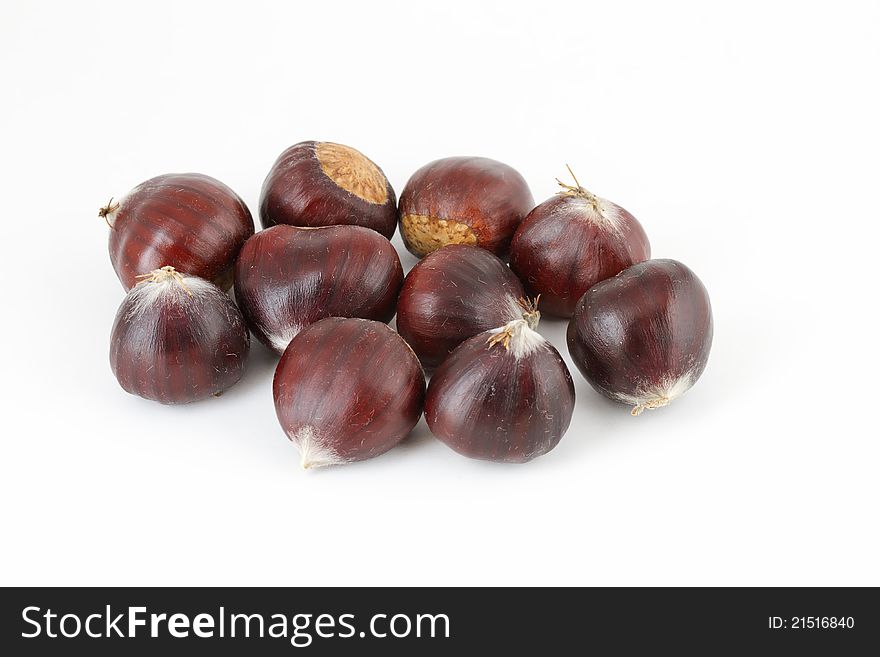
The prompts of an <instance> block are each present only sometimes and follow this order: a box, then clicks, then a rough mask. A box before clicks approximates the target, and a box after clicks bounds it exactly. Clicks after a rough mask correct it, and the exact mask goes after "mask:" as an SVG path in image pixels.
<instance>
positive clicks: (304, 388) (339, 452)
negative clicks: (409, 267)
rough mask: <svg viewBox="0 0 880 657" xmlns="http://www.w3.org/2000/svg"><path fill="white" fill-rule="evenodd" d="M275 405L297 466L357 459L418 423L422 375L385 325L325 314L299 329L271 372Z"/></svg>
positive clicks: (381, 450)
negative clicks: (296, 454)
mask: <svg viewBox="0 0 880 657" xmlns="http://www.w3.org/2000/svg"><path fill="white" fill-rule="evenodd" d="M273 393H274V398H275V410H276V412H277V414H278V421H279V422H280V423H281V427H282V428H283V429H284V432H285V433H286V434H287V437H288V438H290V440H291V441H293V443H294V444H295V445H296V446H297V448H298V449H299V452H300V455H301V457H302V466H303V468H306V469H308V468H314V467H320V466H327V465H338V464H342V463H348V462H352V461H361V460H364V459H368V458H371V457H374V456H378V455H379V454H382V453H384V452H386V451H388V450H389V449H391V448H392V447H394V446H395V445H397V444H398V443H399V442H400V441H401V440H403V439H404V438H405V437H406V436H407V435H408V434H409V432H410V431H411V430H412V428H413V427H414V426H415V425H416V423H417V422H418V421H419V418H420V417H421V415H422V409H423V405H424V397H425V376H424V374H423V372H422V368H421V366H420V365H419V361H418V359H417V358H416V355H415V354H414V353H413V351H412V349H410V348H409V346H408V345H407V344H406V342H404V341H403V339H402V338H401V337H400V336H399V335H398V334H397V333H395V332H394V331H393V330H391V329H390V328H389V327H388V326H386V325H385V324H382V323H380V322H375V321H371V320H365V319H352V318H347V319H343V318H338V317H330V318H328V319H323V320H321V321H319V322H316V323H314V324H312V325H311V326H309V327H307V328H306V329H304V330H303V331H302V332H300V333H299V335H297V336H296V337H295V338H294V339H293V340H292V341H291V343H290V345H289V346H288V347H287V350H286V351H285V352H284V355H283V356H282V357H281V360H280V361H279V363H278V367H277V369H276V370H275V379H274V382H273Z"/></svg>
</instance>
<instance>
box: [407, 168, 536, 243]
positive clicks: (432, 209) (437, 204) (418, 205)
mask: <svg viewBox="0 0 880 657" xmlns="http://www.w3.org/2000/svg"><path fill="white" fill-rule="evenodd" d="M534 206H535V199H534V198H533V197H532V192H531V191H530V190H529V186H528V185H527V184H526V181H525V180H524V179H523V177H522V176H521V175H520V174H519V173H518V172H517V171H516V170H515V169H513V168H512V167H509V166H508V165H506V164H503V163H502V162H497V161H495V160H490V159H489V158H486V157H447V158H444V159H441V160H435V161H434V162H431V163H429V164H426V165H425V166H423V167H422V168H421V169H419V170H418V171H416V172H415V173H414V174H413V175H412V177H411V178H410V179H409V182H407V183H406V186H405V187H404V189H403V192H402V193H401V194H400V205H399V214H400V233H401V235H402V237H403V242H404V244H405V245H406V248H407V249H409V251H410V252H411V253H413V254H414V255H416V256H418V257H420V258H421V257H422V256H425V255H427V254H429V253H431V252H433V251H436V250H437V249H439V248H440V247H443V246H446V245H448V244H472V245H475V246H479V247H482V248H484V249H487V250H488V251H491V252H492V253H494V254H495V255H497V256H500V257H506V256H507V253H508V251H509V250H510V240H511V238H512V237H513V233H514V231H515V230H516V228H517V226H518V225H519V223H520V222H521V221H522V220H523V217H525V216H526V215H527V214H528V213H529V211H530V210H531V209H532V208H533V207H534Z"/></svg>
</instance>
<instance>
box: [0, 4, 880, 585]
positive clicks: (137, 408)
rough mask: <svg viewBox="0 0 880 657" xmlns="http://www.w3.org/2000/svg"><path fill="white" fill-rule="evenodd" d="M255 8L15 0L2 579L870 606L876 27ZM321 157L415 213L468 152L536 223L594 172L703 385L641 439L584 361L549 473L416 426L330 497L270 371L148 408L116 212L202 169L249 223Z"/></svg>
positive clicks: (650, 13) (680, 14)
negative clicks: (707, 339) (177, 174)
mask: <svg viewBox="0 0 880 657" xmlns="http://www.w3.org/2000/svg"><path fill="white" fill-rule="evenodd" d="M235 4H236V8H233V6H229V7H226V6H224V5H222V4H221V3H216V2H211V3H208V2H205V3H204V4H188V3H183V2H179V1H172V2H151V3H148V4H142V3H138V4H137V5H135V4H128V3H111V2H108V3H106V4H97V3H90V2H76V3H62V2H58V3H55V4H50V3H46V2H9V1H6V2H4V3H2V5H0V62H2V69H0V74H2V86H0V94H2V105H0V113H2V121H0V136H2V146H0V165H2V181H3V183H2V189H3V203H2V206H0V207H2V211H3V219H2V226H3V233H2V234H3V241H2V245H3V256H2V265H0V266H2V275H3V281H4V290H3V304H2V308H3V310H2V323H0V330H2V345H3V356H2V363H3V367H2V377H0V386H2V404H3V410H2V415H0V417H2V427H3V431H2V433H3V436H2V443H0V444H2V448H0V449H2V453H0V505H2V511H0V520H2V528H0V533H2V539H0V583H2V584H6V585H10V584H29V585H37V584H125V585H136V584H141V585H154V584H155V585H159V584H186V585H198V584H216V585H220V584H236V585H237V584H253V585H276V584H277V585H282V584H285V585H305V584H315V585H323V584H404V585H423V584H481V585H482V584H501V585H507V584H511V585H513V584H607V585H629V584H651V585H653V584H676V585H677V584H682V585H684V584H700V585H702V584H731V585H745V584H764V585H783V584H789V585H792V584H794V585H807V584H820V585H826V584H828V585H830V584H838V585H860V584H873V585H878V584H880V565H878V558H877V555H878V553H880V532H878V510H877V506H878V499H880V485H878V464H880V442H878V437H877V430H876V420H875V414H876V409H877V399H876V397H877V385H876V380H877V368H878V358H877V347H876V340H877V333H878V331H877V327H876V317H877V298H878V291H877V267H876V265H875V264H874V262H875V260H876V257H877V248H878V236H880V235H878V220H880V217H878V210H877V207H878V204H877V189H878V187H877V186H878V173H880V171H878V169H880V167H878V148H880V139H878V116H880V103H878V79H880V74H878V68H880V67H878V63H880V45H878V43H880V42H878V39H877V34H878V30H880V5H878V4H877V3H876V2H862V3H856V2H836V3H805V2H797V3H795V2H792V3H781V2H780V3H777V2H757V3H742V2H740V3H734V4H731V5H730V6H729V8H727V9H720V8H718V7H716V6H714V5H712V4H706V3H699V2H692V3H683V2H672V3H649V2H645V3H626V2H622V3H616V2H615V3H609V2H571V3H567V2H562V1H559V2H552V3H547V2H529V3H512V2H499V3H488V2H476V1H475V0H469V1H467V2H450V1H447V0H445V1H444V2H442V3H430V4H428V3H415V2H399V3H397V2H358V3H343V2H310V3H281V2H279V3H272V4H269V3H260V2H253V1H251V2H247V3H235ZM823 5H824V6H823ZM305 139H319V140H330V141H337V142H341V143H345V144H349V145H352V146H354V147H356V148H358V149H360V150H361V151H363V152H364V153H366V154H367V155H368V156H369V157H370V158H372V159H373V160H375V161H376V162H377V163H379V165H380V166H382V167H383V168H384V170H385V172H386V173H387V175H388V176H389V179H390V180H391V182H392V184H393V186H394V187H395V189H396V190H397V192H398V193H399V192H400V191H401V189H402V188H403V185H404V183H405V182H406V180H407V177H408V176H409V174H410V173H412V172H413V171H414V170H415V169H416V168H417V167H419V166H421V165H422V164H424V163H425V162H427V161H429V160H432V159H435V158H438V157H443V156H447V155H463V154H473V155H485V156H488V157H493V158H496V159H499V160H502V161H504V162H507V163H509V164H511V165H513V166H514V167H516V168H517V169H518V170H519V171H521V172H522V173H523V175H524V176H525V177H526V179H527V180H528V181H529V182H530V184H531V186H532V190H533V192H534V194H535V197H536V199H537V200H539V201H540V200H543V199H545V198H547V197H548V196H550V195H552V194H553V193H554V192H555V191H556V187H555V183H554V177H556V176H562V175H564V173H565V169H564V164H565V163H570V164H571V165H572V167H573V168H574V170H575V172H576V173H577V174H578V177H579V178H580V180H581V182H582V183H583V184H585V185H586V186H587V187H588V188H590V189H592V190H593V191H595V192H597V193H599V194H600V195H602V196H605V197H607V198H609V199H612V200H614V201H616V202H618V203H620V204H621V205H623V206H624V207H626V208H627V209H629V210H630V211H631V212H633V214H635V215H636V216H637V217H638V218H639V219H640V220H641V221H642V223H643V225H644V226H645V228H646V230H647V231H648V233H649V235H650V238H651V242H652V246H653V250H654V255H655V256H657V257H673V258H676V259H679V260H681V261H682V262H684V263H686V264H687V265H689V266H690V267H691V268H692V269H693V270H694V271H696V272H697V273H698V275H699V276H700V277H701V278H702V280H703V281H704V283H705V284H706V286H707V288H708V289H709V291H710V294H711V297H712V302H713V305H714V310H715V327H716V333H715V345H714V350H713V353H712V356H711V358H710V361H709V366H708V368H707V370H706V372H705V374H704V375H703V378H702V379H701V380H700V381H699V383H698V384H697V385H696V387H694V388H693V390H691V392H690V393H688V394H687V395H686V396H685V397H683V398H682V399H680V400H678V401H676V402H675V403H674V404H673V405H672V406H670V407H669V408H665V409H662V410H658V411H656V412H651V413H645V414H644V415H642V416H641V417H639V418H633V417H630V415H629V412H628V409H627V408H626V407H623V406H617V405H615V404H612V403H610V402H607V401H605V400H604V399H603V398H600V397H599V396H598V395H597V394H595V393H594V392H593V391H592V389H591V388H589V386H588V385H587V384H586V383H585V382H584V380H583V379H582V378H581V377H580V375H579V374H578V373H577V372H576V371H575V370H574V368H572V373H573V376H574V378H575V381H576V385H577V396H578V401H577V408H576V411H575V417H574V421H573V423H572V427H571V429H570V431H569V432H568V434H567V435H566V436H565V438H564V439H563V440H562V442H561V443H560V445H559V447H558V448H557V449H556V450H554V451H553V452H551V453H550V454H548V455H547V456H545V457H543V458H540V459H538V460H536V461H534V462H532V463H531V464H529V465H526V466H503V465H497V464H489V463H481V462H476V461H469V460H467V459H465V458H463V457H461V456H459V455H457V454H455V453H454V452H452V451H451V450H449V449H448V448H446V447H445V446H444V445H442V444H441V443H439V442H437V441H436V440H435V439H433V438H432V437H431V435H430V433H429V432H428V431H427V429H426V428H425V426H424V424H420V425H419V426H418V428H417V429H416V431H415V433H414V435H413V436H412V438H411V439H409V440H408V441H407V442H406V443H405V444H403V445H401V446H400V447H398V448H396V449H394V450H393V451H392V452H390V453H388V454H387V455H385V456H382V457H379V458H377V459H375V460H373V461H371V462H366V463H362V464H358V465H351V466H345V467H339V468H336V469H329V470H325V471H320V472H309V473H304V472H302V471H300V470H298V458H297V454H296V450H295V448H294V447H293V446H292V445H291V444H290V443H288V441H287V440H286V439H285V437H284V434H283V433H282V431H281V429H280V427H279V426H278V424H277V421H276V419H275V415H274V409H273V405H272V395H271V375H272V370H273V367H274V363H275V359H274V357H272V356H271V355H270V354H269V353H268V352H267V351H266V350H265V349H263V348H262V347H261V346H260V345H259V344H255V347H254V349H253V354H252V360H251V363H250V368H249V370H248V372H247V374H246V377H245V378H244V379H243V380H242V382H241V383H240V384H239V385H238V386H237V387H235V388H233V389H232V390H230V391H229V392H228V393H227V394H225V395H224V396H223V397H222V398H220V399H218V400H210V401H206V402H202V403H198V404H194V405H190V406H186V407H163V406H161V405H158V404H154V403H151V402H147V401H143V400H141V399H139V398H136V397H132V396H130V395H128V394H126V393H124V392H123V391H122V390H121V389H120V388H119V387H118V385H117V384H116V381H115V379H114V378H113V376H112V374H111V372H110V368H109V365H108V336H109V331H110V327H111V324H112V322H113V317H114V315H115V312H116V308H117V306H118V304H119V303H120V301H121V300H122V297H123V290H122V288H121V286H120V285H119V283H118V281H117V279H116V276H115V275H114V273H113V270H112V268H111V266H110V262H109V258H108V255H107V245H106V241H107V234H106V232H107V229H106V226H105V225H104V223H103V221H101V219H99V218H98V216H97V209H98V207H99V206H101V205H102V204H103V203H105V202H106V201H107V199H108V198H110V196H111V195H115V196H119V195H121V194H124V193H125V192H126V191H127V190H128V189H129V188H130V187H132V186H133V185H135V184H137V183H139V182H141V181H142V180H144V179H146V178H149V177H152V176H154V175H157V174H160V173H165V172H172V171H199V172H203V173H207V174H210V175H212V176H215V177H217V178H219V179H220V180H222V181H224V182H226V183H227V184H229V185H230V186H231V187H233V188H234V189H235V190H237V191H238V192H239V193H240V194H241V195H242V196H243V198H244V199H245V200H246V201H247V202H248V204H249V205H250V207H251V210H252V211H253V212H254V214H255V215H256V210H257V200H258V196H259V190H260V185H261V183H262V181H263V178H264V176H265V174H266V173H267V171H268V169H269V166H270V165H271V164H272V162H273V160H274V158H275V157H276V156H277V155H278V153H280V152H281V150H283V149H284V148H285V147H287V146H289V145H291V144H293V143H295V142H298V141H301V140H305ZM394 243H395V244H396V245H397V246H398V249H399V250H401V252H402V253H403V250H402V248H401V244H400V241H399V237H395V239H394ZM402 260H403V263H404V267H405V268H406V269H409V268H410V267H411V266H412V265H413V263H414V259H413V258H412V257H410V256H409V255H408V254H405V253H403V255H402ZM564 329H565V325H564V323H563V322H560V321H545V322H544V323H543V325H542V328H541V330H542V332H544V333H545V335H547V336H548V337H549V338H550V339H551V340H552V341H553V343H554V344H555V345H556V346H557V347H558V348H560V350H561V352H562V353H563V355H564V356H565V358H566V359H567V360H568V353H567V350H566V349H565V343H564V339H563V336H564ZM569 362H570V361H569Z"/></svg>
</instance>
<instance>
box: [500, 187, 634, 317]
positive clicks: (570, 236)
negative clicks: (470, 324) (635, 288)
mask: <svg viewBox="0 0 880 657" xmlns="http://www.w3.org/2000/svg"><path fill="white" fill-rule="evenodd" d="M592 198H593V199H595V200H596V203H599V204H601V211H602V212H603V213H604V215H605V216H603V214H599V212H597V211H596V209H595V207H594V206H593V205H592V202H591V200H590V199H588V198H584V197H582V196H578V195H570V194H559V195H557V196H554V197H553V198H551V199H548V200H547V201H544V202H543V203H541V204H540V205H539V206H538V207H536V208H535V209H534V210H532V211H531V212H530V213H529V214H528V216H527V217H526V218H525V219H524V220H523V222H522V223H521V224H520V226H519V228H517V230H516V233H515V234H514V236H513V241H512V243H511V247H510V267H511V269H513V271H515V272H516V274H517V276H519V278H520V280H522V281H523V283H524V284H525V286H526V290H527V292H528V293H529V294H530V295H532V296H535V295H538V294H540V295H541V304H540V308H541V310H542V311H543V312H547V313H549V314H552V315H557V316H559V317H571V316H572V314H573V313H574V309H575V306H576V305H577V302H578V301H579V300H580V298H581V297H582V296H583V294H584V293H585V292H586V291H587V290H589V289H590V288H591V287H593V286H594V285H595V284H596V283H598V282H599V281H603V280H605V279H606V278H610V277H612V276H616V275H617V274H619V273H620V272H621V271H623V270H624V269H626V268H627V267H629V266H631V265H633V264H635V263H637V262H642V261H644V260H647V259H648V258H650V257H651V245H650V243H649V242H648V236H647V235H646V234H645V231H644V229H643V228H642V225H641V224H640V223H639V222H638V221H637V220H636V218H635V217H633V216H632V215H631V214H630V213H629V212H627V211H626V210H625V209H623V208H621V207H620V206H618V205H616V204H614V203H611V202H610V201H605V200H604V199H599V198H597V197H592Z"/></svg>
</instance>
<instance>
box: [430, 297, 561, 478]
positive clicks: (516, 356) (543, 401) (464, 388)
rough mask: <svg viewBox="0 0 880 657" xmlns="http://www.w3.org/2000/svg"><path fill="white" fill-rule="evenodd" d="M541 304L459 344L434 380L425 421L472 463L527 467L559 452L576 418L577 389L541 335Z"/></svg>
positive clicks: (436, 373)
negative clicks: (481, 461)
mask: <svg viewBox="0 0 880 657" xmlns="http://www.w3.org/2000/svg"><path fill="white" fill-rule="evenodd" d="M537 320H538V314H537V309H536V304H535V305H534V306H532V307H530V312H529V314H528V319H517V320H514V321H512V322H509V323H507V324H505V325H504V326H501V327H499V328H496V329H493V330H491V331H486V332H483V333H480V334H478V335H476V336H474V337H472V338H470V339H468V340H466V341H465V342H463V343H462V344H461V345H459V347H458V348H456V349H455V351H453V352H452V353H451V354H450V355H449V357H448V358H447V359H446V360H445V361H443V364H442V365H440V367H439V368H438V369H437V371H436V372H435V373H434V375H433V376H432V377H431V383H430V385H429V386H428V392H427V396H426V398H425V419H426V420H427V422H428V427H429V428H430V429H431V432H432V433H433V434H434V435H435V436H436V437H437V438H439V439H440V440H441V441H443V442H444V443H446V444H447V445H448V446H449V447H451V448H452V449H454V450H455V451H457V452H459V453H460V454H464V455H465V456H469V457H472V458H478V459H485V460H490V461H503V462H508V463H523V462H526V461H529V460H531V459H533V458H536V457H538V456H541V455H542V454H546V453H547V452H549V451H550V450H551V449H553V448H554V447H555V446H556V445H557V444H558V443H559V441H560V439H561V438H562V436H563V435H564V434H565V432H566V431H567V430H568V426H569V424H570V423H571V417H572V413H573V412H574V401H575V395H574V384H573V383H572V380H571V375H570V374H569V372H568V368H567V367H566V366H565V363H564V362H563V360H562V358H561V357H560V355H559V352H557V351H556V349H554V348H553V345H551V344H550V343H549V342H548V341H547V340H545V339H544V338H543V337H542V336H541V335H540V334H539V333H538V332H537V331H536V330H535V328H536V326H537Z"/></svg>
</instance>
